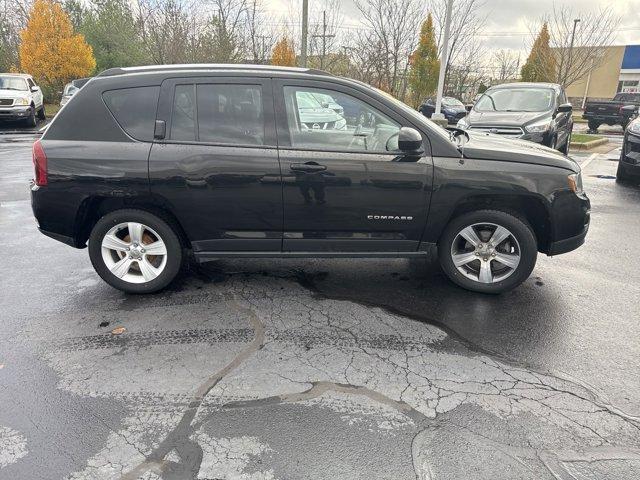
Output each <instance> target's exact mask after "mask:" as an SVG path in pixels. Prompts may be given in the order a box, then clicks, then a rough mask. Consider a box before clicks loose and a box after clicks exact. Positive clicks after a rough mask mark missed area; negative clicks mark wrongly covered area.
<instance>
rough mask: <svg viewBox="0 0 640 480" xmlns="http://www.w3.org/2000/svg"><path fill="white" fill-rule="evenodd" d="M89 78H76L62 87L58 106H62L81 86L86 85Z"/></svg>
mask: <svg viewBox="0 0 640 480" xmlns="http://www.w3.org/2000/svg"><path fill="white" fill-rule="evenodd" d="M89 80H91V79H90V78H77V79H75V80H72V81H70V82H69V83H67V84H66V85H65V86H64V89H63V90H62V98H61V99H60V106H61V107H62V106H64V105H65V104H66V103H67V102H68V101H69V100H70V99H71V97H72V96H73V95H74V94H75V93H76V92H77V91H78V90H80V89H81V88H82V86H83V85H84V84H85V83H87V82H88V81H89Z"/></svg>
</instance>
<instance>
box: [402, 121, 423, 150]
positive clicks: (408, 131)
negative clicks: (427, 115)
mask: <svg viewBox="0 0 640 480" xmlns="http://www.w3.org/2000/svg"><path fill="white" fill-rule="evenodd" d="M398 148H399V149H400V150H401V151H403V152H407V153H417V152H420V151H422V135H420V132H418V131H417V130H416V129H415V128H411V127H402V128H401V129H400V131H399V132H398Z"/></svg>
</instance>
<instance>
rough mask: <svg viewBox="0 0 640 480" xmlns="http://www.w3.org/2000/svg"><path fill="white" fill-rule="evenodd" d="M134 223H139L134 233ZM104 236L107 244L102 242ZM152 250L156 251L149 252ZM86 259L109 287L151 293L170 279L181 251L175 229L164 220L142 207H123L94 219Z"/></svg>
mask: <svg viewBox="0 0 640 480" xmlns="http://www.w3.org/2000/svg"><path fill="white" fill-rule="evenodd" d="M130 223H131V224H134V225H133V226H134V228H133V229H130V228H129V226H128V224H130ZM135 225H141V227H138V228H139V231H138V232H137V233H136V232H135V230H136V227H135ZM132 230H133V232H132ZM105 237H107V240H106V242H108V244H105V243H103V242H105ZM138 239H140V240H141V241H139V242H138V241H137V240H138ZM158 242H161V243H162V244H163V245H161V243H158ZM151 244H154V245H155V246H151ZM106 245H108V246H106ZM136 245H137V246H136ZM162 246H164V254H163V250H162ZM111 247H113V248H111ZM145 247H147V248H146V249H145ZM126 248H128V250H127V249H126ZM152 249H153V250H154V251H157V252H158V253H157V254H156V255H153V254H150V253H149V251H151V250H152ZM89 258H90V259H91V263H92V265H93V268H94V269H95V271H96V272H97V273H98V275H100V277H101V278H102V279H103V280H104V281H105V282H107V283H108V284H109V285H111V286H112V287H114V288H117V289H118V290H122V291H123V292H126V293H152V292H157V291H159V290H162V289H163V288H165V287H166V286H167V285H169V284H170V283H171V282H172V281H173V279H174V278H175V277H176V275H177V274H178V272H179V271H180V268H181V267H182V260H183V252H182V245H181V243H180V239H179V238H178V234H177V233H176V230H175V229H174V228H172V227H171V225H170V224H169V223H168V222H167V221H166V220H164V219H162V218H160V217H158V216H156V215H153V214H151V213H149V212H146V211H143V210H133V209H126V210H117V211H115V212H111V213H108V214H107V215H105V216H104V217H102V218H101V219H100V220H98V222H97V223H96V225H95V226H94V227H93V230H92V231H91V235H90V236H89ZM114 271H116V272H119V273H120V275H117V274H114V273H113V272H114Z"/></svg>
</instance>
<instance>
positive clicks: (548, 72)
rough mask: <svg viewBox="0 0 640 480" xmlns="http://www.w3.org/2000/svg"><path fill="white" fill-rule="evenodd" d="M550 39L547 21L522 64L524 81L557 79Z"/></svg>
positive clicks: (551, 80) (550, 80)
mask: <svg viewBox="0 0 640 480" xmlns="http://www.w3.org/2000/svg"><path fill="white" fill-rule="evenodd" d="M549 41H550V36H549V27H548V26H547V23H544V24H543V25H542V30H540V33H539V34H538V37H537V38H536V41H535V42H534V43H533V46H532V47H531V53H530V54H529V57H528V58H527V61H526V62H525V64H524V65H523V66H522V72H521V75H522V81H523V82H553V81H554V80H555V70H556V66H555V60H554V57H553V53H552V51H551V47H550V45H549Z"/></svg>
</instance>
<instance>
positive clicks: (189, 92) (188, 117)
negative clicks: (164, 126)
mask: <svg viewBox="0 0 640 480" xmlns="http://www.w3.org/2000/svg"><path fill="white" fill-rule="evenodd" d="M170 137H171V139H172V140H180V141H184V142H189V141H194V140H195V139H196V92H195V85H176V89H175V91H174V93H173V109H172V114H171V135H170Z"/></svg>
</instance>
